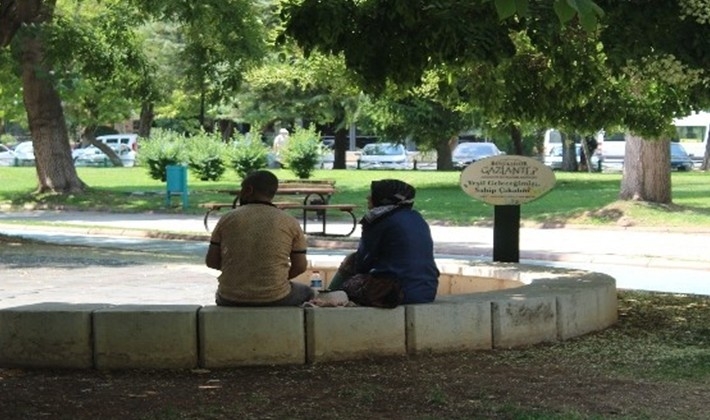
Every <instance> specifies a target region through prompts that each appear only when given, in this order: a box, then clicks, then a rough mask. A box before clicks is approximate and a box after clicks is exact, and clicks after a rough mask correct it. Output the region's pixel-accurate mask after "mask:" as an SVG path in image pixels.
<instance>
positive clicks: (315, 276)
mask: <svg viewBox="0 0 710 420" xmlns="http://www.w3.org/2000/svg"><path fill="white" fill-rule="evenodd" d="M311 289H313V291H314V292H315V293H316V294H318V292H320V291H321V290H323V280H321V278H320V271H318V270H314V271H313V273H312V274H311Z"/></svg>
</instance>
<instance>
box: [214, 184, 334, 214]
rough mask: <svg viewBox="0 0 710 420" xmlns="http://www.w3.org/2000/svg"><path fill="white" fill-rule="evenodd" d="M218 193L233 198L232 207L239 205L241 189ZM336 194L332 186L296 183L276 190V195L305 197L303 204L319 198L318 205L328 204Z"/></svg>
mask: <svg viewBox="0 0 710 420" xmlns="http://www.w3.org/2000/svg"><path fill="white" fill-rule="evenodd" d="M217 192H219V193H222V194H229V195H230V196H233V197H234V199H233V201H232V207H233V208H236V207H237V205H238V204H239V194H241V192H242V190H241V189H233V190H217ZM333 194H335V186H333V185H330V184H323V185H316V184H296V183H285V184H279V189H278V190H276V195H303V196H305V197H304V198H303V204H304V205H306V204H309V203H311V201H310V200H311V197H313V196H317V197H318V199H319V200H320V201H319V202H318V203H317V204H328V202H329V201H330V197H331V196H332V195H333Z"/></svg>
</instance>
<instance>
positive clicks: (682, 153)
mask: <svg viewBox="0 0 710 420" xmlns="http://www.w3.org/2000/svg"><path fill="white" fill-rule="evenodd" d="M674 169H675V170H676V171H690V170H692V169H693V158H691V157H690V155H689V154H688V152H687V151H686V150H685V148H684V147H683V145H681V144H680V143H675V142H671V170H674Z"/></svg>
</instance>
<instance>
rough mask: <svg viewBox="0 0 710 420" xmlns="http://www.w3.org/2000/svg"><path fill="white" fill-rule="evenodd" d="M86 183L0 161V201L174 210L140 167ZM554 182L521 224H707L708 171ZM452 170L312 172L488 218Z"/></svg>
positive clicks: (459, 215)
mask: <svg viewBox="0 0 710 420" xmlns="http://www.w3.org/2000/svg"><path fill="white" fill-rule="evenodd" d="M77 171H78V173H79V176H80V177H81V179H82V180H83V181H84V182H86V184H87V185H89V186H90V188H89V190H88V191H87V193H85V194H82V195H79V196H54V195H48V194H44V195H37V194H34V193H33V191H34V190H35V189H36V185H37V183H36V175H35V171H34V168H29V167H25V168H0V205H4V206H5V207H6V208H7V207H10V208H13V209H20V208H35V207H49V208H71V209H78V210H103V211H122V212H144V211H156V212H178V211H182V209H181V208H179V207H178V200H177V199H176V198H174V199H173V201H174V203H173V206H171V207H170V208H166V205H165V194H164V191H165V190H164V188H165V184H164V183H162V182H160V181H156V180H153V179H151V178H150V177H149V176H148V172H147V170H146V169H145V168H142V167H135V168H77ZM274 173H276V175H277V176H278V177H279V178H281V179H295V178H296V177H295V175H293V173H291V172H290V171H288V170H283V169H279V170H274ZM555 175H556V177H557V183H556V185H555V187H554V188H553V189H552V191H550V192H549V193H548V194H547V195H545V196H543V197H541V198H539V199H538V200H535V201H532V202H530V203H527V204H524V205H522V207H521V217H522V219H523V221H524V222H525V223H527V224H534V225H538V224H547V225H565V224H596V225H612V224H623V225H625V226H648V227H688V228H697V227H708V228H710V174H708V173H705V172H700V171H693V172H690V173H674V174H673V176H672V182H673V185H672V190H673V205H670V206H657V205H648V204H643V203H634V202H619V201H617V197H618V194H619V186H620V184H621V174H620V173H603V174H599V173H594V174H589V173H564V172H557V173H556V174H555ZM459 176H460V172H457V171H449V172H438V171H373V170H317V171H315V173H314V174H313V178H314V179H332V180H335V181H336V187H337V190H338V192H337V193H336V194H335V195H334V196H333V198H332V203H341V204H344V203H348V204H358V205H361V206H362V208H361V211H360V213H362V212H364V209H365V203H366V197H367V195H368V192H369V188H370V183H371V182H372V181H373V180H378V179H384V178H398V179H401V180H404V181H406V182H409V183H411V184H412V185H414V186H415V187H417V198H416V208H417V209H419V211H421V212H422V213H423V214H424V216H425V217H426V218H427V219H428V220H431V221H432V222H434V223H447V224H455V225H469V224H476V223H491V221H492V219H493V211H494V208H493V206H491V205H488V204H486V203H483V202H481V201H478V200H476V199H473V198H472V197H470V196H468V195H467V194H466V193H464V192H463V191H462V189H461V188H460V186H459ZM239 181H240V179H239V178H238V177H237V175H236V174H235V173H234V172H233V171H231V170H229V171H227V173H226V174H225V176H224V177H223V178H222V180H220V181H218V182H208V181H200V180H199V179H197V178H195V177H193V176H191V175H190V176H189V177H188V185H189V189H190V207H189V209H188V210H187V211H188V212H190V213H195V214H198V213H201V212H203V210H202V209H201V208H200V207H199V204H200V203H205V202H209V201H228V200H229V199H230V197H228V196H225V195H224V194H220V193H218V192H217V190H220V189H233V188H237V187H238V184H239Z"/></svg>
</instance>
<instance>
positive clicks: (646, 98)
mask: <svg viewBox="0 0 710 420" xmlns="http://www.w3.org/2000/svg"><path fill="white" fill-rule="evenodd" d="M638 3H639V2H635V1H626V2H616V1H611V0H604V1H601V2H600V4H601V5H602V7H604V9H605V10H606V12H607V13H606V17H605V18H604V20H603V25H602V27H603V29H602V33H601V34H602V37H601V39H602V42H603V43H604V47H605V52H606V54H607V56H608V57H609V63H610V64H611V65H612V66H613V68H614V71H615V73H616V74H617V75H618V78H619V80H620V82H621V83H623V85H624V92H625V96H626V97H625V98H624V100H623V102H624V103H625V104H627V106H626V107H625V109H624V110H623V112H622V125H623V126H624V127H626V128H627V129H628V130H629V131H630V132H631V133H632V135H631V136H630V138H629V139H628V140H627V142H626V153H625V159H624V176H623V179H622V183H621V193H620V198H621V199H634V200H643V201H652V202H659V203H669V202H670V201H671V187H670V175H669V171H668V168H669V162H670V157H669V150H668V144H667V140H668V139H669V138H670V137H672V136H673V134H672V132H671V130H672V127H671V122H672V119H673V118H674V117H678V116H683V115H686V114H688V113H689V112H690V111H691V110H692V109H698V108H701V109H702V108H705V107H708V106H710V72H709V70H708V69H710V54H708V52H709V51H710V9H708V6H707V2H698V1H695V0H673V1H669V0H649V1H645V2H643V7H639V4H638ZM703 169H706V168H703Z"/></svg>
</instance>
